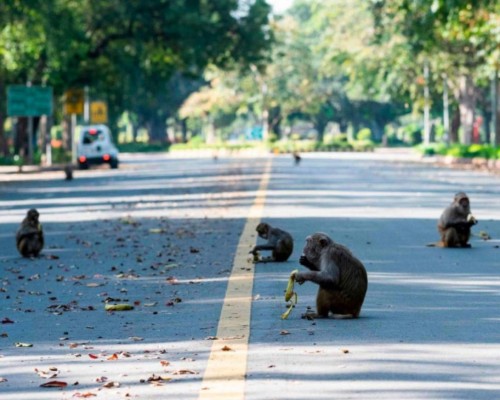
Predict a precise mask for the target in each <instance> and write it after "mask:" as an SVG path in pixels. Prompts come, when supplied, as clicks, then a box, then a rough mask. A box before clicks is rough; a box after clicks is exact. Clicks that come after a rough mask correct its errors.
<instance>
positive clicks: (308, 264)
mask: <svg viewBox="0 0 500 400" xmlns="http://www.w3.org/2000/svg"><path fill="white" fill-rule="evenodd" d="M299 264H300V265H303V266H304V267H307V268H309V269H311V268H315V267H314V265H313V264H312V263H311V262H310V261H309V260H308V259H307V257H306V256H305V255H304V254H302V255H301V256H300V258H299Z"/></svg>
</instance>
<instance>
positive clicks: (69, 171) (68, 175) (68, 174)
mask: <svg viewBox="0 0 500 400" xmlns="http://www.w3.org/2000/svg"><path fill="white" fill-rule="evenodd" d="M64 175H65V176H66V178H65V179H66V180H67V181H71V180H72V179H73V167H72V166H71V165H66V166H65V167H64Z"/></svg>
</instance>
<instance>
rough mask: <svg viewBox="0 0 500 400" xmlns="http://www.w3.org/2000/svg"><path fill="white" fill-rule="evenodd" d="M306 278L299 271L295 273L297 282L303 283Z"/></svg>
mask: <svg viewBox="0 0 500 400" xmlns="http://www.w3.org/2000/svg"><path fill="white" fill-rule="evenodd" d="M305 281H306V280H305V279H304V276H303V275H302V274H301V273H300V272H297V273H296V274H295V282H297V283H298V284H299V285H302V284H303V283H304V282H305Z"/></svg>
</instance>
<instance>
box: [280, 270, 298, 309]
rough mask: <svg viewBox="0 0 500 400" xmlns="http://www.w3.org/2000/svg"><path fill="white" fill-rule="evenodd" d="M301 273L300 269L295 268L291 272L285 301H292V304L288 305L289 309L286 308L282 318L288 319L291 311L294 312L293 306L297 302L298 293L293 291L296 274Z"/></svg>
mask: <svg viewBox="0 0 500 400" xmlns="http://www.w3.org/2000/svg"><path fill="white" fill-rule="evenodd" d="M298 273H299V270H298V269H294V270H293V271H292V272H291V273H290V278H288V285H287V287H286V291H285V301H290V304H289V306H288V310H286V311H285V312H284V313H283V314H281V319H287V318H288V316H289V315H290V313H291V312H292V308H294V307H295V304H297V299H298V296H297V293H295V292H294V291H293V287H294V284H295V275H297V274H298Z"/></svg>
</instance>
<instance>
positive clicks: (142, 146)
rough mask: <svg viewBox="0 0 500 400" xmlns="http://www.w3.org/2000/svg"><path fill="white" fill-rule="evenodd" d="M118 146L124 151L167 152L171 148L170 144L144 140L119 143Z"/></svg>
mask: <svg viewBox="0 0 500 400" xmlns="http://www.w3.org/2000/svg"><path fill="white" fill-rule="evenodd" d="M117 147H118V150H119V151H120V152H122V153H152V152H166V151H168V149H169V145H168V144H167V145H166V144H162V143H144V142H131V143H119V144H118V145H117Z"/></svg>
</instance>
